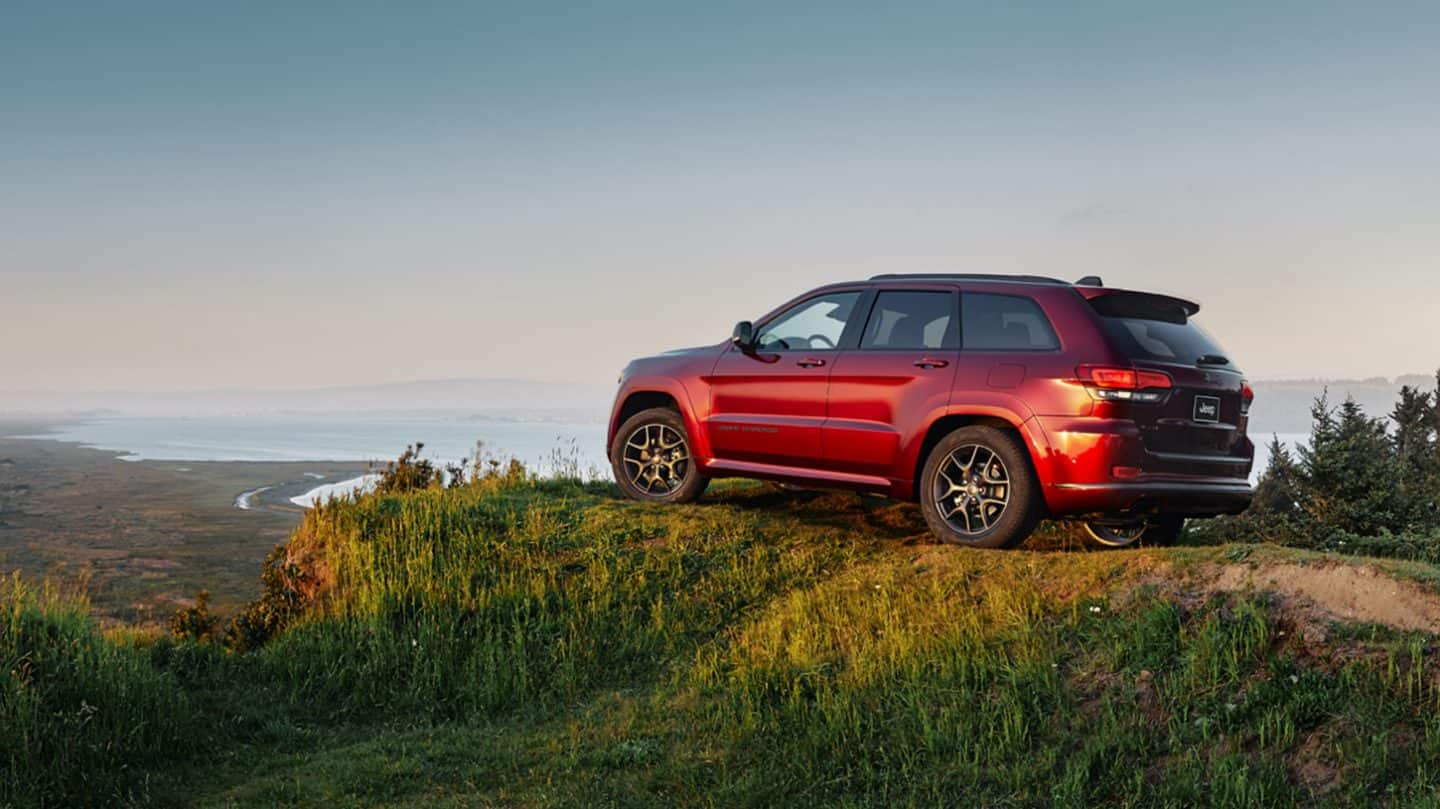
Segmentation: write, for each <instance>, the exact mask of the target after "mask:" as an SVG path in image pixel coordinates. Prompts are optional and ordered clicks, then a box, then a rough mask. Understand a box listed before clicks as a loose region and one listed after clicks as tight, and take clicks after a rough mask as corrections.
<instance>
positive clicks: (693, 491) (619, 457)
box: [610, 407, 710, 503]
mask: <svg viewBox="0 0 1440 809" xmlns="http://www.w3.org/2000/svg"><path fill="white" fill-rule="evenodd" d="M610 466H611V469H613V470H614V472H615V482H616V483H618V484H620V490H621V491H623V492H624V493H625V496H626V497H629V498H630V499H632V500H643V501H646V502H649V503H689V502H690V501H692V500H694V499H695V498H697V497H699V496H700V494H701V493H702V492H704V491H705V487H706V486H707V485H709V483H710V479H709V478H707V477H705V476H704V475H703V474H701V473H700V470H699V468H698V467H696V466H695V459H694V456H693V455H692V454H691V451H690V437H689V435H688V434H687V433H686V431H685V422H684V420H683V419H681V418H680V414H679V413H676V412H675V411H674V410H670V409H669V408H664V407H655V408H651V409H649V410H642V411H640V412H639V413H636V414H635V415H633V416H631V417H630V418H628V419H626V420H625V423H624V424H622V425H620V429H619V430H618V431H616V433H615V442H614V443H613V444H612V445H611V446H610Z"/></svg>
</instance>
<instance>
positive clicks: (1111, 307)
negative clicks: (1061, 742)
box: [1090, 294, 1228, 365]
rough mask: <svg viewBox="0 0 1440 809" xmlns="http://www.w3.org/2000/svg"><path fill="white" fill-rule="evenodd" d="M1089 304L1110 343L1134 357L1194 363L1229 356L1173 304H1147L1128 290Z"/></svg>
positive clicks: (1097, 299)
mask: <svg viewBox="0 0 1440 809" xmlns="http://www.w3.org/2000/svg"><path fill="white" fill-rule="evenodd" d="M1162 303H1163V299H1162ZM1090 305H1091V307H1092V308H1094V310H1095V313H1096V314H1098V315H1100V323H1101V326H1102V328H1103V329H1104V330H1105V334H1106V336H1108V337H1109V338H1110V342H1111V344H1112V345H1114V346H1115V348H1116V349H1117V350H1119V351H1121V352H1123V353H1124V354H1125V355H1126V356H1127V357H1130V358H1132V359H1145V360H1159V361H1162V362H1176V363H1182V364H1185V365H1194V364H1195V362H1196V360H1198V359H1200V358H1201V357H1206V356H1209V357H1212V358H1213V357H1226V358H1228V355H1227V354H1226V353H1225V349H1223V348H1221V347H1220V344H1219V343H1217V342H1215V339H1214V338H1212V337H1211V336H1210V335H1209V334H1207V333H1206V331H1205V330H1204V329H1202V328H1200V326H1199V325H1198V324H1196V323H1195V321H1193V320H1191V319H1190V318H1189V317H1187V316H1186V315H1185V313H1184V312H1183V311H1179V310H1177V309H1175V308H1174V307H1167V306H1163V305H1157V306H1147V305H1146V304H1145V299H1144V297H1143V296H1139V295H1134V296H1131V295H1128V294H1125V295H1121V294H1116V295H1102V296H1100V297H1098V298H1094V299H1092V300H1091V301H1090ZM1212 361H1213V360H1212Z"/></svg>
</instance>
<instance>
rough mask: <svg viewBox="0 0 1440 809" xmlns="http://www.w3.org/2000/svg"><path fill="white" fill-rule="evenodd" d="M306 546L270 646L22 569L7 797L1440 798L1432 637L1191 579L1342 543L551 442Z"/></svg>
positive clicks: (1186, 801) (1427, 571)
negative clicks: (24, 580) (132, 614)
mask: <svg viewBox="0 0 1440 809" xmlns="http://www.w3.org/2000/svg"><path fill="white" fill-rule="evenodd" d="M289 553H290V556H291V559H292V560H293V561H294V562H295V564H296V565H297V566H299V567H301V568H303V569H304V571H305V586H306V587H308V588H311V590H310V591H309V592H310V595H311V600H310V602H309V605H308V606H307V608H306V610H305V612H304V613H303V615H302V616H301V617H300V618H299V619H298V620H296V621H294V622H292V624H291V625H290V626H289V628H288V629H286V630H285V631H284V632H283V633H281V634H280V635H279V636H278V637H276V638H274V639H272V640H271V642H270V643H268V644H267V645H266V646H264V647H263V648H261V649H260V650H258V651H255V652H249V653H243V654H236V653H227V652H225V651H223V650H222V649H220V648H219V647H218V646H215V645H197V644H194V643H191V642H176V641H172V640H170V639H156V638H152V637H148V636H143V635H133V634H129V633H119V634H116V633H111V634H109V635H103V634H101V633H100V632H98V631H97V630H96V629H95V627H94V625H93V624H92V623H91V622H90V621H89V619H88V618H87V616H86V614H85V610H84V606H83V604H79V603H75V602H73V601H66V600H64V599H60V598H58V597H56V596H51V595H45V594H41V593H36V592H33V591H31V590H28V589H26V588H25V587H24V586H23V585H20V584H18V583H15V584H12V585H11V587H10V590H9V591H8V592H7V594H6V595H5V597H4V599H3V601H4V604H5V605H6V607H5V608H6V617H5V623H4V626H3V628H4V630H5V632H4V637H3V638H0V654H3V660H4V662H5V664H6V666H7V668H6V671H7V672H9V676H10V679H9V680H8V681H7V684H6V686H5V689H6V690H4V692H3V693H4V701H3V703H0V718H3V720H4V723H3V725H0V744H3V745H4V750H5V752H6V761H7V766H8V769H7V770H6V775H7V778H6V780H5V787H4V789H6V790H7V791H6V792H5V793H3V794H0V803H4V802H7V801H8V802H12V803H16V804H33V803H47V804H54V805H60V804H70V803H77V802H80V803H85V802H89V803H110V802H115V801H117V800H119V799H121V798H125V799H136V800H140V801H143V800H144V799H145V798H147V797H154V798H156V799H157V800H160V801H162V802H164V801H180V802H185V803H190V802H197V803H200V804H206V803H215V804H222V805H224V804H229V803H231V802H234V803H241V804H251V803H259V804H267V805H268V804H277V803H278V804H287V803H290V804H321V803H348V804H364V805H397V806H399V805H413V804H414V803H416V802H421V801H423V802H425V803H429V804H435V805H451V804H453V805H488V804H494V803H503V804H516V805H575V806H591V805H604V804H610V805H656V806H671V805H677V804H682V805H683V804H691V805H694V804H702V805H749V806H772V805H794V804H804V803H811V804H815V805H857V806H858V805H895V804H899V805H926V806H929V805H955V804H960V805H974V806H980V805H1024V806H1051V805H1062V806H1092V805H1097V804H1100V805H1130V806H1205V805H1211V806H1254V805H1309V804H1314V803H1330V804H1333V805H1337V806H1343V805H1361V804H1363V805H1371V804H1376V803H1391V804H1399V805H1423V804H1426V802H1427V801H1429V800H1430V795H1431V793H1432V791H1433V790H1434V788H1435V787H1436V786H1437V780H1440V771H1437V763H1440V693H1437V689H1436V684H1435V683H1436V680H1435V676H1434V651H1433V649H1432V648H1431V640H1432V639H1431V638H1430V637H1429V636H1423V635H1418V634H1415V633H1398V632H1388V631H1375V630H1372V629H1364V628H1358V629H1336V630H1333V631H1332V634H1331V637H1330V640H1329V641H1328V642H1327V643H1325V644H1324V645H1320V646H1317V645H1315V644H1311V643H1302V642H1300V641H1299V640H1297V638H1296V634H1297V630H1296V627H1294V626H1293V625H1292V624H1291V618H1290V617H1288V616H1287V614H1286V613H1285V612H1284V610H1283V609H1281V608H1280V607H1279V606H1278V605H1277V604H1274V603H1272V602H1270V601H1268V600H1267V599H1266V598H1265V597H1263V596H1261V595H1254V596H1246V597H1240V596H1205V595H1203V594H1201V595H1192V596H1183V594H1182V590H1184V586H1183V583H1184V582H1185V581H1186V577H1187V576H1190V577H1195V576H1202V575H1203V574H1204V571H1205V570H1206V569H1207V566H1208V565H1213V564H1218V563H1226V562H1236V561H1243V563H1245V564H1252V563H1253V564H1257V565H1259V564H1268V563H1271V562H1275V561H1296V560H1299V561H1306V560H1309V559H1311V558H1313V556H1314V555H1313V554H1311V555H1306V554H1302V553H1296V552H1293V551H1289V550H1285V549H1268V548H1258V547H1251V546H1222V547H1183V548H1177V549H1164V550H1161V549H1146V550H1141V551H1138V552H1122V553H1114V552H1108V553H1107V552H1091V551H1088V550H1084V549H1082V548H1081V547H1080V546H1079V545H1078V544H1077V543H1076V542H1075V541H1074V537H1073V535H1071V534H1069V533H1068V532H1067V531H1064V530H1054V529H1047V531H1046V532H1044V534H1043V535H1042V536H1041V537H1039V538H1038V539H1037V540H1036V541H1035V542H1034V543H1033V545H1032V546H1029V547H1027V549H1025V550H1022V551H1018V552H1009V553H1006V552H987V551H973V550H968V549H960V548H947V547H937V546H934V545H931V544H929V540H928V535H927V534H926V532H925V529H924V525H923V522H922V521H921V520H920V518H919V515H918V514H917V513H916V512H915V510H914V509H913V507H910V506H906V505H901V504H895V503H892V502H889V501H884V500H879V499H874V498H859V497H856V496H853V495H847V494H814V493H804V492H779V491H774V490H770V489H767V488H764V487H760V486H758V485H754V484H719V485H717V486H716V487H714V489H713V491H712V493H711V494H710V495H708V496H707V497H706V498H705V499H704V500H702V501H701V502H700V503H698V504H695V505H692V506H686V507H675V508H652V507H647V506H643V505H639V504H634V503H628V502H625V501H622V500H619V499H618V498H617V497H616V494H615V492H614V490H613V488H612V487H611V486H609V485H606V484H600V483H593V482H591V483H587V482H582V481H581V480H579V479H568V480H566V479H559V480H543V481H541V480H534V479H531V478H528V477H525V476H523V475H522V476H514V475H512V476H504V475H497V476H494V477H492V478H490V479H487V480H485V481H482V482H479V483H476V484H473V485H469V486H464V487H458V488H450V489H439V488H435V489H429V490H426V491H420V492H413V493H407V494H397V495H384V496H381V495H374V496H367V497H363V498H360V499H359V500H358V501H341V502H337V503H334V504H331V505H328V506H325V507H323V508H320V509H317V510H315V511H314V512H312V513H311V514H310V515H308V516H307V518H306V520H305V522H304V524H303V525H302V526H301V527H300V528H299V529H298V530H297V532H296V534H295V538H294V539H293V541H292V543H291V547H290V550H289ZM1397 572H1401V573H1403V574H1404V575H1406V576H1407V577H1410V578H1413V579H1417V580H1421V581H1425V580H1427V579H1428V580H1429V581H1432V582H1433V581H1436V580H1437V579H1436V577H1435V575H1434V574H1435V570H1434V569H1433V568H1430V567H1429V566H1427V565H1423V564H1420V563H1407V565H1406V566H1405V570H1404V571H1397ZM17 672H18V674H17ZM85 705H90V706H98V708H99V710H98V711H96V712H92V713H90V714H89V715H88V716H83V715H81V714H80V713H77V712H80V711H85V710H87V709H85V708H84V707H82V706H85Z"/></svg>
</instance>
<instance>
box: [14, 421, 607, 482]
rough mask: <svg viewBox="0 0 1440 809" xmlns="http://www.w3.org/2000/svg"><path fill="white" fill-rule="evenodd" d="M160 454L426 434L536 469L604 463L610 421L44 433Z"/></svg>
mask: <svg viewBox="0 0 1440 809" xmlns="http://www.w3.org/2000/svg"><path fill="white" fill-rule="evenodd" d="M28 437H32V438H49V439H55V440H60V441H74V442H78V443H80V444H83V445H85V446H88V447H94V448H96V449H103V450H109V451H112V452H119V453H124V455H123V457H124V459H125V460H133V461H140V460H156V461H386V460H392V459H394V458H396V457H398V456H399V455H400V453H401V452H403V451H404V450H405V447H406V445H408V444H414V443H416V442H423V443H424V444H425V449H424V450H423V456H424V457H426V458H430V459H432V460H435V461H463V460H467V459H469V458H471V457H473V456H474V453H475V450H476V444H477V442H480V443H481V447H482V449H483V452H484V453H485V454H486V455H489V456H493V457H497V458H502V459H508V458H517V459H519V460H521V461H524V462H525V463H526V464H529V465H531V466H532V467H534V468H535V469H536V470H537V471H542V472H543V471H546V470H547V469H550V468H553V467H554V465H555V464H556V463H557V462H560V463H566V464H569V463H571V462H573V463H574V464H575V465H578V466H579V468H580V469H581V470H582V471H583V470H585V469H588V467H590V466H597V467H599V468H601V469H604V468H607V467H608V464H607V462H606V460H605V425H604V424H603V423H602V422H599V421H596V422H593V423H565V422H552V421H520V420H516V421H499V420H493V421H492V420H460V419H444V418H433V419H427V418H402V417H367V416H333V417H320V416H311V415H306V416H297V417H294V418H287V417H283V416H263V417H238V416H237V417H224V418H221V417H207V418H115V419H94V420H87V421H80V422H74V423H70V424H65V425H61V426H59V427H57V428H55V429H54V430H53V431H51V432H47V433H45V434H44V435H37V436H28Z"/></svg>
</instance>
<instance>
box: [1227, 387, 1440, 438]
mask: <svg viewBox="0 0 1440 809" xmlns="http://www.w3.org/2000/svg"><path fill="white" fill-rule="evenodd" d="M1403 385H1409V386H1411V387H1415V388H1419V389H1421V390H1427V391H1428V390H1434V389H1435V377H1433V376H1422V375H1419V374H1411V375H1407V376H1401V377H1397V378H1395V379H1386V378H1385V377H1372V378H1369V379H1293V380H1260V381H1257V382H1255V406H1254V408H1253V410H1252V411H1251V419H1250V432H1251V433H1252V434H1256V435H1259V434H1266V433H1308V432H1310V406H1311V404H1312V403H1313V402H1314V401H1315V399H1316V398H1317V397H1319V396H1320V395H1322V394H1325V393H1327V392H1328V394H1329V397H1330V401H1331V402H1332V403H1337V404H1338V403H1339V402H1343V401H1344V400H1345V398H1346V397H1347V396H1349V397H1353V398H1354V399H1355V401H1356V402H1358V403H1359V404H1360V406H1361V407H1363V408H1365V412H1366V413H1369V414H1370V415H1372V416H1388V415H1389V414H1390V411H1391V410H1392V409H1393V408H1394V407H1395V400H1396V398H1397V397H1398V396H1399V392H1400V388H1401V386H1403Z"/></svg>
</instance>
